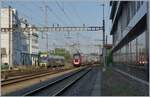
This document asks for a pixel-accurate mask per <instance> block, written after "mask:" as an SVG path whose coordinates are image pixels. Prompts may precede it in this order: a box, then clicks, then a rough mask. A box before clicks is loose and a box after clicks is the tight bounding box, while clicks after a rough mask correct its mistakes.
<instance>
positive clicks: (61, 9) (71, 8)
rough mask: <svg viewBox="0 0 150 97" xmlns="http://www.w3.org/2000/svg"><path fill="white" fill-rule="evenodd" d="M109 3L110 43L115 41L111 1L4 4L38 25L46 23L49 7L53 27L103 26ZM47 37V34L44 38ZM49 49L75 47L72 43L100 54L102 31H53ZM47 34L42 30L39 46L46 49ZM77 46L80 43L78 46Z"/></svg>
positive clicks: (35, 0) (54, 0)
mask: <svg viewBox="0 0 150 97" xmlns="http://www.w3.org/2000/svg"><path fill="white" fill-rule="evenodd" d="M103 3H104V4H105V7H104V9H105V13H104V14H105V26H106V31H105V32H106V35H108V43H112V37H111V36H110V35H109V34H110V28H111V21H110V20H109V15H110V6H109V1H102V0H3V1H2V2H1V6H2V7H8V6H9V5H10V6H11V7H12V8H15V9H17V11H18V14H19V18H25V19H27V21H28V22H29V23H31V24H34V25H36V26H45V25H46V23H45V6H48V10H47V17H48V18H47V24H48V26H52V25H53V24H54V25H57V24H59V25H60V26H82V25H83V24H85V25H86V26H102V19H103V18H102V17H103V11H102V10H103V8H102V6H101V5H102V4H103ZM42 36H43V37H42ZM48 36H49V49H54V48H56V47H61V48H64V47H65V48H67V49H68V50H74V48H73V47H71V45H73V44H77V43H80V45H79V47H80V51H81V52H83V53H99V52H101V50H99V47H98V46H95V45H96V44H97V45H99V44H100V45H102V41H99V40H102V31H96V32H69V33H68V32H49V33H48ZM45 37H46V34H45V33H43V34H42V33H39V49H40V50H46V39H45ZM76 47H77V46H76Z"/></svg>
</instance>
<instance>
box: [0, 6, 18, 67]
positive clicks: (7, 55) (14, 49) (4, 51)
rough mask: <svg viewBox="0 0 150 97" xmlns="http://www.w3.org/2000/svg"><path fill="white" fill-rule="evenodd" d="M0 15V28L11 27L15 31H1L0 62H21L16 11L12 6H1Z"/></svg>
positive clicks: (13, 63) (14, 63)
mask: <svg viewBox="0 0 150 97" xmlns="http://www.w3.org/2000/svg"><path fill="white" fill-rule="evenodd" d="M0 11H1V15H0V21H1V23H0V27H1V28H13V27H15V28H16V30H15V31H9V30H8V31H4V32H1V36H0V37H1V61H2V62H1V63H2V64H9V65H10V68H11V67H13V65H19V64H21V61H20V58H21V42H20V39H21V34H20V32H19V27H20V22H19V18H18V14H17V11H16V10H15V9H13V8H2V9H1V10H0Z"/></svg>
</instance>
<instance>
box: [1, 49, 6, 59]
mask: <svg viewBox="0 0 150 97" xmlns="http://www.w3.org/2000/svg"><path fill="white" fill-rule="evenodd" d="M1 56H2V57H7V53H6V48H1Z"/></svg>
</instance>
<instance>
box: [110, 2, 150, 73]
mask: <svg viewBox="0 0 150 97" xmlns="http://www.w3.org/2000/svg"><path fill="white" fill-rule="evenodd" d="M110 6H111V14H110V19H111V20H112V28H111V32H110V34H111V35H112V37H113V48H112V54H113V61H114V64H115V65H117V66H118V67H120V66H124V67H138V68H144V69H146V70H147V71H148V69H149V68H148V63H149V60H148V58H149V57H148V56H149V55H148V53H149V47H148V46H149V35H148V34H149V31H148V21H149V18H148V17H149V15H148V9H149V8H148V6H149V5H148V1H111V2H110Z"/></svg>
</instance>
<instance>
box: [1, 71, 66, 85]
mask: <svg viewBox="0 0 150 97" xmlns="http://www.w3.org/2000/svg"><path fill="white" fill-rule="evenodd" d="M66 70H68V69H62V70H57V71H51V72H50V71H46V72H40V73H34V74H27V75H23V76H17V77H14V78H10V79H6V80H1V86H2V87H3V86H6V85H10V84H13V83H17V82H21V81H26V80H30V79H34V78H38V77H42V76H46V75H51V74H55V73H58V72H63V71H66Z"/></svg>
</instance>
